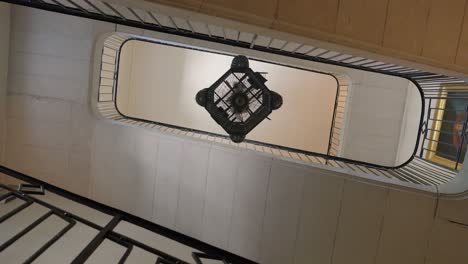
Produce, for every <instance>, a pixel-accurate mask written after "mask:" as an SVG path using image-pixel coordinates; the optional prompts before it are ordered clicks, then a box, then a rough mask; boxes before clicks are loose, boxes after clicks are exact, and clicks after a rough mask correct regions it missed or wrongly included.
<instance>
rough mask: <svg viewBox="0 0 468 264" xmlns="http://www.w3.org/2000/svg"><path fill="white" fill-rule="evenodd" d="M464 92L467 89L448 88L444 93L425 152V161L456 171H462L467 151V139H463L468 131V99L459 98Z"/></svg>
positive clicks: (463, 87) (433, 118)
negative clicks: (467, 123) (467, 127)
mask: <svg viewBox="0 0 468 264" xmlns="http://www.w3.org/2000/svg"><path fill="white" fill-rule="evenodd" d="M457 90H458V91H457ZM461 90H464V91H466V90H468V86H453V87H446V88H444V89H443V90H442V92H441V96H440V97H441V98H440V99H438V101H437V104H436V107H435V108H433V110H434V114H433V116H432V120H433V123H432V129H430V135H429V141H428V142H429V143H428V146H427V150H428V151H427V152H426V153H427V154H426V159H428V160H430V161H432V162H434V163H437V164H440V165H443V166H445V167H448V168H451V169H456V170H457V169H460V168H461V167H462V164H463V161H464V158H465V153H466V150H467V144H466V143H467V142H466V138H465V139H463V137H464V136H465V134H466V133H465V132H466V130H467V129H466V124H465V123H466V122H467V120H468V119H467V118H468V117H467V114H468V112H467V107H468V98H459V96H458V98H457V94H458V95H459V94H460V92H461ZM463 129H465V131H463ZM457 161H458V162H457Z"/></svg>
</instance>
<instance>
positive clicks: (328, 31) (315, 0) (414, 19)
mask: <svg viewBox="0 0 468 264" xmlns="http://www.w3.org/2000/svg"><path fill="white" fill-rule="evenodd" d="M114 1H124V0H114ZM149 1H150V2H156V3H163V4H166V5H172V6H177V7H181V8H184V9H188V10H191V11H194V12H197V13H204V14H208V15H215V16H218V17H223V18H227V19H232V20H236V21H240V22H245V23H247V24H254V25H259V26H262V27H268V28H272V29H275V30H278V31H282V32H288V33H292V34H297V35H300V36H304V37H308V38H314V39H318V40H323V41H327V42H332V43H337V44H341V45H345V46H349V47H354V48H357V49H361V50H367V51H369V52H373V53H378V54H382V55H386V56H389V57H397V58H401V59H405V60H409V61H413V62H418V63H421V64H427V65H433V66H436V67H441V68H446V69H450V70H454V71H459V72H463V73H465V74H466V73H468V70H467V67H466V66H468V59H467V58H468V15H467V14H468V8H466V6H467V1H466V0H450V1H447V0H432V1H431V0H420V1H405V0H347V1H339V0H328V1H322V0H294V1H290V0H257V1H255V2H254V3H252V1H248V0H238V1H221V0H149ZM192 16H194V15H192Z"/></svg>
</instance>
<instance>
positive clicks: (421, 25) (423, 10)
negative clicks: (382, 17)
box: [383, 0, 431, 54]
mask: <svg viewBox="0 0 468 264" xmlns="http://www.w3.org/2000/svg"><path fill="white" fill-rule="evenodd" d="M430 6H431V1H430V0H416V1H406V0H389V4H388V14H387V22H386V24H385V34H384V40H383V45H384V46H385V47H388V48H392V49H396V50H401V51H405V52H409V53H412V54H420V53H421V51H422V48H423V43H424V33H425V32H426V25H427V24H426V21H427V16H428V15H429V10H430Z"/></svg>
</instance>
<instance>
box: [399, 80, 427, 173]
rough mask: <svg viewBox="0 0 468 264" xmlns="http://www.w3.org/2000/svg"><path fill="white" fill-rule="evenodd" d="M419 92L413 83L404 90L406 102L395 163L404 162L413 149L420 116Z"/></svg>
mask: <svg viewBox="0 0 468 264" xmlns="http://www.w3.org/2000/svg"><path fill="white" fill-rule="evenodd" d="M421 109H422V102H421V94H420V93H419V91H418V89H417V88H416V86H414V84H412V83H410V84H409V86H408V89H407V92H406V102H405V109H404V114H403V124H402V126H401V132H400V142H399V144H398V153H397V157H396V162H395V164H397V165H399V164H402V163H404V162H406V161H407V160H408V159H409V158H410V157H411V154H412V153H413V151H414V144H415V142H416V140H417V137H418V131H419V121H418V120H419V119H420V118H421Z"/></svg>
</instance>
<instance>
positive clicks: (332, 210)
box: [294, 170, 344, 264]
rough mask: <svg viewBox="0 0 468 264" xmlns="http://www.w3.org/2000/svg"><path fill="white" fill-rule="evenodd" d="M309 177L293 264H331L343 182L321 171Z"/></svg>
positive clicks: (305, 186) (306, 183)
mask: <svg viewBox="0 0 468 264" xmlns="http://www.w3.org/2000/svg"><path fill="white" fill-rule="evenodd" d="M309 174H310V175H306V176H305V182H304V198H303V200H302V205H301V207H302V208H301V218H300V225H299V231H298V237H297V245H296V252H295V258H294V263H296V264H300V263H309V262H310V263H323V264H325V263H330V261H331V256H332V251H333V243H334V240H335V235H336V227H337V224H338V217H339V213H340V209H341V203H342V198H343V186H344V180H343V179H342V178H338V177H333V176H331V175H323V172H321V171H320V170H312V171H311V172H310V173H309Z"/></svg>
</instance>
